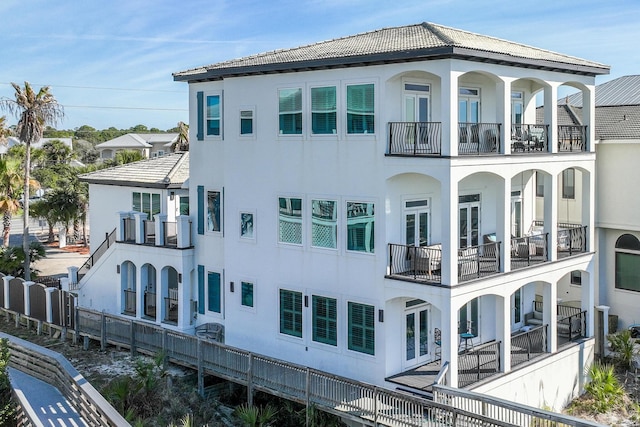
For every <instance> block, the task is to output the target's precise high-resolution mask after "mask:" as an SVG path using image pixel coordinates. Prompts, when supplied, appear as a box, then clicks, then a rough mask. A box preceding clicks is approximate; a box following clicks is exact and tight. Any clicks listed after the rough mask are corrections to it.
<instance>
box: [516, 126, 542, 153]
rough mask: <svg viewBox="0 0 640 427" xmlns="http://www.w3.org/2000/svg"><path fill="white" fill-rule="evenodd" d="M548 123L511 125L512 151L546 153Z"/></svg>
mask: <svg viewBox="0 0 640 427" xmlns="http://www.w3.org/2000/svg"><path fill="white" fill-rule="evenodd" d="M547 141H549V125H527V124H512V125H511V152H512V153H531V152H540V153H546V152H548V151H549V148H548V144H547Z"/></svg>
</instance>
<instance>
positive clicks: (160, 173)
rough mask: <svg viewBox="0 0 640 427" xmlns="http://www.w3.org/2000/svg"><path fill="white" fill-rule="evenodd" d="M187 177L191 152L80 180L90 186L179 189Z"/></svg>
mask: <svg viewBox="0 0 640 427" xmlns="http://www.w3.org/2000/svg"><path fill="white" fill-rule="evenodd" d="M188 178H189V152H188V151H187V152H180V153H172V154H167V155H165V156H160V157H156V158H153V159H146V160H141V161H139V162H133V163H127V164H124V165H120V166H115V167H112V168H107V169H101V170H98V171H95V172H91V173H87V174H84V175H80V180H82V181H84V182H88V183H90V184H103V185H120V186H127V187H147V188H180V187H181V186H182V184H184V182H185V181H187V179H188Z"/></svg>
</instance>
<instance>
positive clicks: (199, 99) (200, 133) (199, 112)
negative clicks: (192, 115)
mask: <svg viewBox="0 0 640 427" xmlns="http://www.w3.org/2000/svg"><path fill="white" fill-rule="evenodd" d="M196 98H197V104H198V108H197V118H198V133H197V135H196V139H197V140H198V141H202V140H203V139H204V93H203V92H198V93H197V94H196Z"/></svg>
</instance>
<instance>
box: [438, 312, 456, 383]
mask: <svg viewBox="0 0 640 427" xmlns="http://www.w3.org/2000/svg"><path fill="white" fill-rule="evenodd" d="M448 308H449V309H448V310H447V308H446V307H445V308H444V309H443V310H442V325H441V326H442V348H441V350H442V362H441V363H443V364H444V363H445V362H449V370H448V372H447V385H448V386H450V387H458V345H459V344H460V336H459V335H458V309H457V308H454V304H452V303H451V302H450V303H449V307H448Z"/></svg>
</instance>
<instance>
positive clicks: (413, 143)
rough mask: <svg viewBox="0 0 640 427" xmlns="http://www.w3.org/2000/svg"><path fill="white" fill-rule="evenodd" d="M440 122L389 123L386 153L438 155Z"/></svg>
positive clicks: (439, 150) (439, 149)
mask: <svg viewBox="0 0 640 427" xmlns="http://www.w3.org/2000/svg"><path fill="white" fill-rule="evenodd" d="M441 146H442V124H441V123H440V122H389V146H388V153H389V154H391V155H403V156H429V155H440V154H441Z"/></svg>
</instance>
